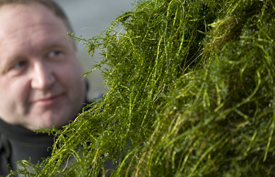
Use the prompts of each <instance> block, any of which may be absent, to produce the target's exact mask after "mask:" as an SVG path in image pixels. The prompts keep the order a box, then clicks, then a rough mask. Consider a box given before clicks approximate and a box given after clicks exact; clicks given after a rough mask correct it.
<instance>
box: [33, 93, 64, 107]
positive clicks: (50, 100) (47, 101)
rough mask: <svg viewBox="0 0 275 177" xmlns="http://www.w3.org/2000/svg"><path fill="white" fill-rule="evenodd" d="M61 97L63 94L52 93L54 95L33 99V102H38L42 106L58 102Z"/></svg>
mask: <svg viewBox="0 0 275 177" xmlns="http://www.w3.org/2000/svg"><path fill="white" fill-rule="evenodd" d="M63 97H64V94H59V95H54V96H49V97H45V98H40V99H37V100H35V101H33V103H35V104H40V105H43V106H48V105H52V104H55V103H57V102H59V101H60V100H61V99H62V98H63Z"/></svg>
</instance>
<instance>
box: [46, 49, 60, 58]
mask: <svg viewBox="0 0 275 177" xmlns="http://www.w3.org/2000/svg"><path fill="white" fill-rule="evenodd" d="M59 54H60V52H59V51H56V50H54V51H51V52H50V53H49V57H57V56H58V55H59Z"/></svg>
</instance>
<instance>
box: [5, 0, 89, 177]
mask: <svg viewBox="0 0 275 177" xmlns="http://www.w3.org/2000/svg"><path fill="white" fill-rule="evenodd" d="M68 31H72V29H71V26H70V24H69V22H68V19H67V17H66V16H65V14H64V12H63V11H62V9H60V7H59V6H58V5H57V4H56V3H54V2H53V1H52V0H0V98H1V101H0V176H1V175H3V176H4V175H7V174H9V171H10V170H9V168H8V167H7V165H8V164H9V166H10V167H11V168H12V169H13V170H16V169H17V166H16V163H15V162H16V161H17V160H23V159H25V160H29V158H31V162H32V163H37V162H38V161H41V158H46V157H47V156H49V155H50V153H51V152H50V151H49V150H48V147H51V145H52V144H53V137H51V136H48V135H47V134H42V133H39V134H36V133H34V130H37V129H38V128H52V126H55V127H56V128H61V127H62V126H64V125H66V124H67V123H68V122H69V121H70V120H73V119H74V118H75V117H76V116H77V114H78V113H79V112H80V111H81V109H82V107H83V103H84V102H85V100H86V99H85V93H86V88H85V83H84V81H83V80H82V76H81V74H82V71H81V67H80V65H79V62H78V61H77V59H76V55H75V52H76V51H75V46H74V45H73V43H72V42H70V41H71V39H70V37H69V36H68V35H66V33H67V32H68Z"/></svg>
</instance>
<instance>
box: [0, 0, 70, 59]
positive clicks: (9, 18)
mask: <svg viewBox="0 0 275 177" xmlns="http://www.w3.org/2000/svg"><path fill="white" fill-rule="evenodd" d="M66 32H67V29H66V26H65V24H64V22H63V21H62V20H61V19H60V18H59V17H57V16H56V15H55V14H54V13H53V12H52V11H51V10H49V9H48V8H46V7H45V6H43V5H40V4H37V3H32V4H28V5H23V4H22V5H21V4H16V5H15V4H12V5H4V6H2V7H0V51H2V50H3V48H5V50H14V49H15V48H19V49H20V47H19V45H21V48H22V46H24V45H26V44H27V45H29V46H33V47H35V46H36V45H39V44H44V43H47V42H54V40H55V41H58V40H59V41H60V40H61V39H63V41H64V39H66V41H69V40H68V36H67V35H66ZM11 45H12V46H14V47H13V49H11ZM7 46H8V48H7ZM0 55H1V54H0Z"/></svg>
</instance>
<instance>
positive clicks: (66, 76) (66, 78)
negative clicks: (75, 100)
mask: <svg viewBox="0 0 275 177" xmlns="http://www.w3.org/2000/svg"><path fill="white" fill-rule="evenodd" d="M56 73H57V74H56V75H57V77H58V80H59V82H60V83H61V84H62V85H63V86H64V87H65V88H66V90H67V91H68V93H69V96H70V97H75V96H79V92H83V91H82V90H83V87H84V80H82V78H83V76H82V75H81V74H82V70H81V68H80V66H79V65H78V63H77V62H73V61H71V62H67V63H66V65H63V66H62V67H59V68H57V69H56ZM76 94H77V95H76Z"/></svg>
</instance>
